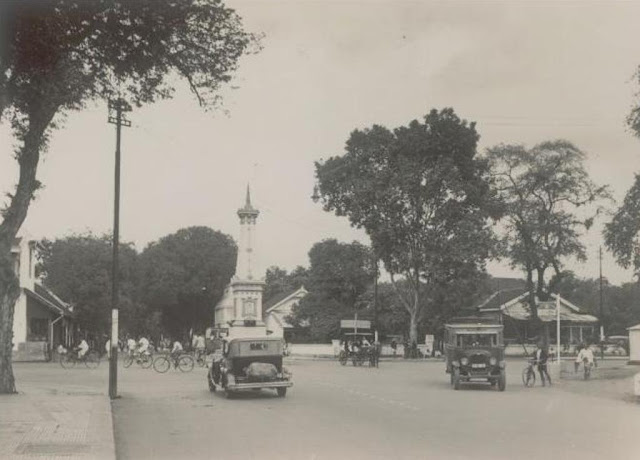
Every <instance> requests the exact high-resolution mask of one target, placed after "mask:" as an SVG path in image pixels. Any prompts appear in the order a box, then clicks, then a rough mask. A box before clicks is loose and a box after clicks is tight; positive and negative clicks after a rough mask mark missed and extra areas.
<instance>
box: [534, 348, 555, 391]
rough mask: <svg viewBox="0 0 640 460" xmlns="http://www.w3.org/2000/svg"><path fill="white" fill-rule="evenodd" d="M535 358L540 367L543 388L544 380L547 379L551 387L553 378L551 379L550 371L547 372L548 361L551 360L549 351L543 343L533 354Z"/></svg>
mask: <svg viewBox="0 0 640 460" xmlns="http://www.w3.org/2000/svg"><path fill="white" fill-rule="evenodd" d="M533 358H534V359H535V361H536V364H537V365H538V373H539V374H540V381H541V382H542V386H545V383H544V378H545V375H546V377H547V381H548V382H549V385H551V377H549V371H548V370H547V360H548V359H549V350H548V349H547V347H545V346H544V345H543V344H542V343H538V348H537V349H536V351H534V352H533Z"/></svg>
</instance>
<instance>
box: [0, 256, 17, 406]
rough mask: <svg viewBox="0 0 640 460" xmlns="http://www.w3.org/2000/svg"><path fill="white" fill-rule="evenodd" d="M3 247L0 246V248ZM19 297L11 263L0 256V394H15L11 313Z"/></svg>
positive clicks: (9, 259) (8, 258)
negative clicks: (12, 365)
mask: <svg viewBox="0 0 640 460" xmlns="http://www.w3.org/2000/svg"><path fill="white" fill-rule="evenodd" d="M2 246H3V245H2V244H0V247H2ZM19 296H20V286H19V283H18V279H17V277H16V275H15V273H14V271H13V261H12V260H11V258H10V257H7V255H6V253H5V254H2V255H0V394H7V393H15V392H16V383H15V379H14V377H13V368H12V367H11V354H12V350H13V311H14V305H15V303H16V300H18V297H19Z"/></svg>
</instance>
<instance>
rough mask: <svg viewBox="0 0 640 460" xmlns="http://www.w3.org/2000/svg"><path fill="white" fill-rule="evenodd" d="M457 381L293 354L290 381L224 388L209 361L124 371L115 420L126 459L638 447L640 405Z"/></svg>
mask: <svg viewBox="0 0 640 460" xmlns="http://www.w3.org/2000/svg"><path fill="white" fill-rule="evenodd" d="M510 364H511V365H510V366H509V378H508V379H509V383H510V384H508V387H507V391H505V392H504V393H500V392H498V391H495V390H493V389H491V388H489V387H488V386H484V385H474V386H469V387H466V388H464V389H462V390H460V391H453V390H452V389H451V387H450V386H449V383H448V378H447V377H446V376H445V374H444V371H443V364H442V363H435V362H434V363H422V362H421V363H407V362H385V363H382V366H381V368H380V369H368V368H353V367H350V366H349V367H341V366H339V365H337V364H336V363H335V362H323V361H295V362H292V363H291V364H290V365H289V367H290V369H291V370H293V372H294V381H295V386H294V387H293V388H292V389H290V392H289V393H288V394H287V397H286V398H284V399H283V398H278V397H276V395H275V392H273V391H271V392H269V391H266V390H264V391H262V392H260V393H246V394H244V395H242V396H240V397H238V398H236V399H232V400H227V399H225V397H224V396H223V395H222V394H221V393H215V394H211V393H209V391H208V389H207V385H206V381H205V370H204V369H195V370H194V372H192V373H191V374H181V373H180V372H178V371H170V372H169V373H167V374H164V375H159V374H156V373H154V372H153V371H152V370H147V371H145V370H141V369H134V368H132V369H127V370H121V372H120V377H121V380H120V394H121V395H122V398H121V399H119V400H118V401H115V402H114V404H113V407H114V418H115V421H114V424H115V435H116V446H117V454H118V458H120V459H144V458H198V459H199V458H220V459H236V458H237V459H252V458H255V459H263V458H268V459H271V458H278V459H288V458H291V459H325V458H333V459H335V458H345V459H360V458H362V459H365V458H366V459H377V458H385V459H397V458H425V459H430V458H436V459H440V458H447V459H449V458H451V459H463V458H475V459H484V458H487V459H488V458H494V459H495V458H498V459H503V458H505V459H506V458H509V459H511V458H517V459H518V460H524V459H574V458H575V459H602V458H607V459H608V460H614V459H637V458H640V450H639V449H640V448H639V447H638V446H639V444H638V441H637V435H638V434H637V433H638V427H640V407H637V406H635V405H632V404H629V403H625V402H619V401H612V400H607V399H600V398H594V397H589V396H585V395H578V394H573V393H570V392H567V391H563V390H562V389H561V388H558V387H557V386H556V387H552V388H540V387H536V388H533V389H525V388H523V387H522V385H521V383H520V382H519V371H520V368H521V366H520V363H519V362H513V363H510Z"/></svg>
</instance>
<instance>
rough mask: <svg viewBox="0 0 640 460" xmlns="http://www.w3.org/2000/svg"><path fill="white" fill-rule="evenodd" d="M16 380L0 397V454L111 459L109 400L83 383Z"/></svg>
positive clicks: (23, 457) (113, 454)
mask: <svg viewBox="0 0 640 460" xmlns="http://www.w3.org/2000/svg"><path fill="white" fill-rule="evenodd" d="M51 387H53V385H50V388H46V387H44V384H43V383H42V382H38V383H34V382H25V381H24V380H23V381H19V388H18V389H19V390H20V393H18V394H16V395H0V458H2V459H25V458H33V457H38V458H46V459H62V458H65V459H69V458H71V459H100V460H102V459H105V460H114V459H115V443H114V437H113V422H112V416H111V402H110V401H109V398H108V396H107V395H105V394H103V393H101V392H99V391H96V390H95V389H92V388H89V387H80V386H75V387H71V388H64V387H63V388H61V389H60V390H56V389H54V388H51Z"/></svg>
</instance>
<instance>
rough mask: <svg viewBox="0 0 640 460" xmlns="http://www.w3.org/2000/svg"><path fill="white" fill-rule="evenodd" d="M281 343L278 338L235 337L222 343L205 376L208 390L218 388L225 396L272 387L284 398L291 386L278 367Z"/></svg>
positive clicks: (280, 357)
mask: <svg viewBox="0 0 640 460" xmlns="http://www.w3.org/2000/svg"><path fill="white" fill-rule="evenodd" d="M283 347H284V342H283V340H282V339H281V338H278V337H258V338H236V339H231V340H229V341H224V342H223V347H222V350H221V353H219V354H217V356H216V355H214V360H213V362H212V363H211V368H210V369H209V372H208V374H207V381H208V383H209V390H210V391H216V387H217V386H220V387H221V388H223V389H224V390H225V392H226V395H227V397H232V396H233V395H234V393H236V392H238V391H242V390H260V389H262V388H273V389H274V390H276V392H277V393H278V396H281V397H284V396H285V395H286V394H287V388H288V387H291V386H293V382H291V373H290V372H289V371H288V370H287V369H286V368H285V367H284V366H283V365H282V357H283Z"/></svg>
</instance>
